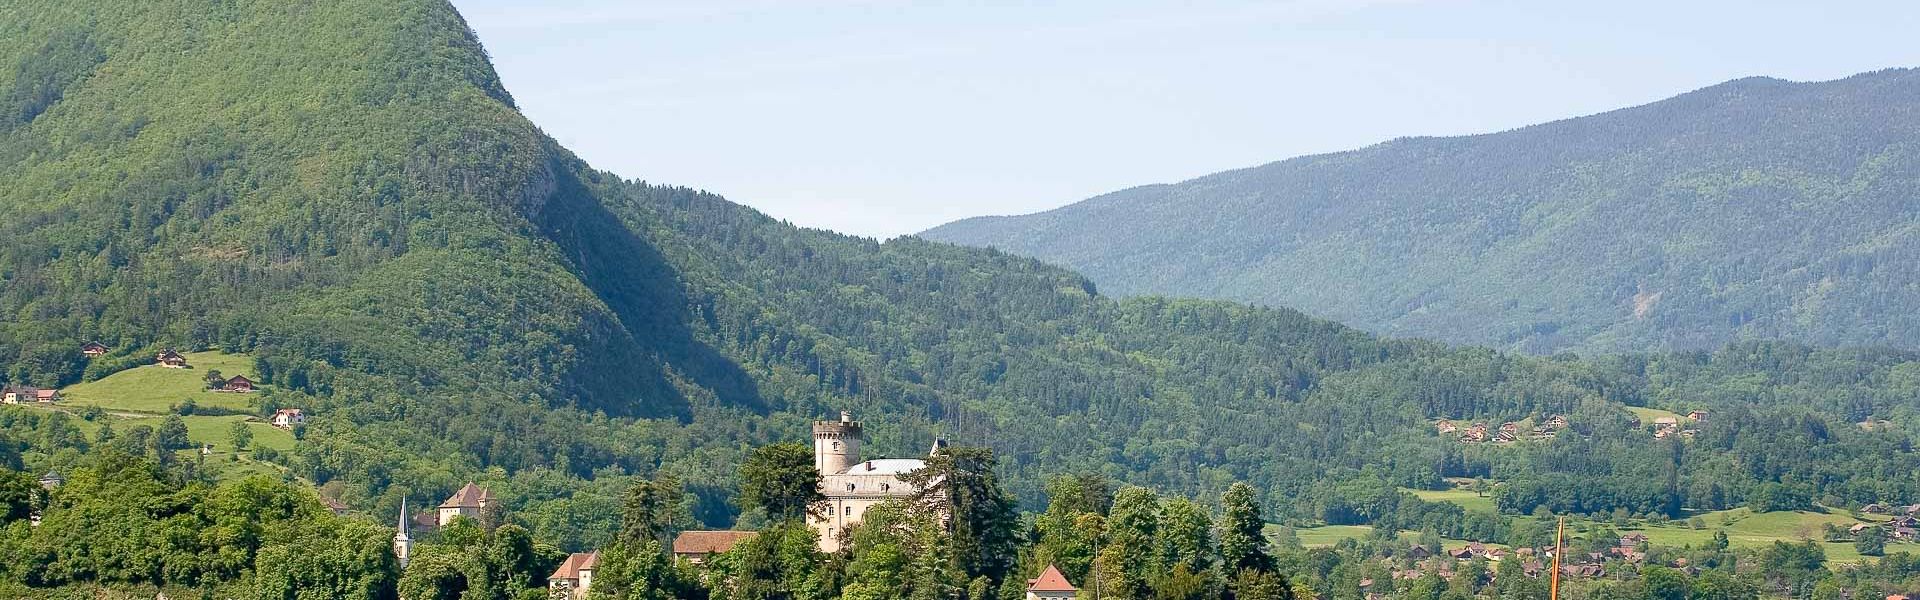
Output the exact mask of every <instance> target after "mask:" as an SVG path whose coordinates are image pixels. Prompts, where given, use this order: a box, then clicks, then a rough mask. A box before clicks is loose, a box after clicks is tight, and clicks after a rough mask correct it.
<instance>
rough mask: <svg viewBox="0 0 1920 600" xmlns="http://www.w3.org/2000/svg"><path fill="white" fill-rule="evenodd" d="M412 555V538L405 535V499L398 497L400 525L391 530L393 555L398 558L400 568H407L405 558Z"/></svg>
mask: <svg viewBox="0 0 1920 600" xmlns="http://www.w3.org/2000/svg"><path fill="white" fill-rule="evenodd" d="M412 555H413V538H412V537H409V536H408V535H407V499H406V498H401V499H400V525H399V527H397V528H395V529H394V531H393V557H394V558H396V559H399V561H400V568H402V569H405V568H407V559H408V558H410V557H411V556H412Z"/></svg>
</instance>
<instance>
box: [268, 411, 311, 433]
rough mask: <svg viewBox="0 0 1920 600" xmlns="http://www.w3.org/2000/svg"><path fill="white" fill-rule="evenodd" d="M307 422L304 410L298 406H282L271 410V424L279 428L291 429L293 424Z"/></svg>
mask: <svg viewBox="0 0 1920 600" xmlns="http://www.w3.org/2000/svg"><path fill="white" fill-rule="evenodd" d="M305 422H307V413H306V411H303V410H300V409H298V408H282V409H280V410H276V411H273V426H274V427H279V428H281V429H293V426H295V425H299V424H301V423H305Z"/></svg>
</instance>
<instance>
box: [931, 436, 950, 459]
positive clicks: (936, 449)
mask: <svg viewBox="0 0 1920 600" xmlns="http://www.w3.org/2000/svg"><path fill="white" fill-rule="evenodd" d="M946 447H947V440H946V438H941V437H935V438H933V449H931V450H928V451H927V456H939V455H940V451H941V450H942V449H945V448H946Z"/></svg>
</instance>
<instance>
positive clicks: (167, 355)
mask: <svg viewBox="0 0 1920 600" xmlns="http://www.w3.org/2000/svg"><path fill="white" fill-rule="evenodd" d="M153 361H154V362H155V363H158V364H159V365H160V366H162V367H166V368H169V369H185V368H187V357H185V356H181V355H180V353H179V352H174V351H173V349H172V348H168V349H166V350H161V351H160V354H157V355H154V357H153Z"/></svg>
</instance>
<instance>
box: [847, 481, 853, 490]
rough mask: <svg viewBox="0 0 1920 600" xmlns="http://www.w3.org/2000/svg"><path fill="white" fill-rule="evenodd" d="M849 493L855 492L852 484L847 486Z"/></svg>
mask: <svg viewBox="0 0 1920 600" xmlns="http://www.w3.org/2000/svg"><path fill="white" fill-rule="evenodd" d="M847 491H849V492H851V491H853V484H851V483H849V484H847Z"/></svg>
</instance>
